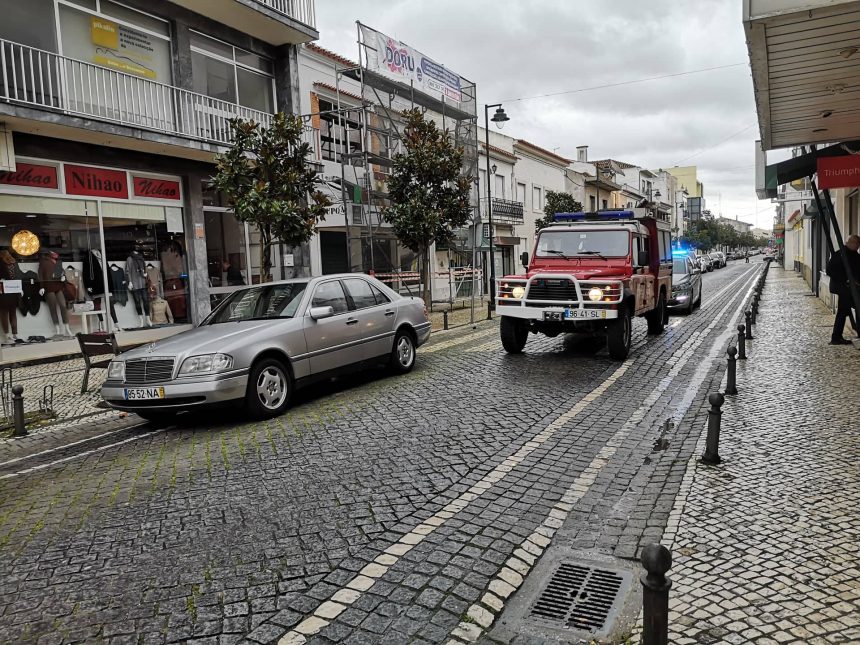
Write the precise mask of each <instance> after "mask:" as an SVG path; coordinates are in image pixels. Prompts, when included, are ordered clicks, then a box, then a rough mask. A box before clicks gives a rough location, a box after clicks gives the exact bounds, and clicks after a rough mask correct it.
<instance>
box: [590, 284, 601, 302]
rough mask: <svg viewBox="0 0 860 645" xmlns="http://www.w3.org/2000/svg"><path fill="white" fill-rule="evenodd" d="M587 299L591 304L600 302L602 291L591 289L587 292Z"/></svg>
mask: <svg viewBox="0 0 860 645" xmlns="http://www.w3.org/2000/svg"><path fill="white" fill-rule="evenodd" d="M588 299H589V300H591V301H592V302H600V301H601V300H602V299H603V289H601V288H599V287H592V288H591V289H589V290H588Z"/></svg>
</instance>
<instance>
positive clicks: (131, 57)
mask: <svg viewBox="0 0 860 645" xmlns="http://www.w3.org/2000/svg"><path fill="white" fill-rule="evenodd" d="M90 37H91V38H92V41H93V45H94V46H95V55H94V56H93V62H94V63H96V64H97V65H101V66H102V67H107V68H109V69H115V70H116V71H118V72H124V73H126V74H133V75H134V76H142V77H143V78H148V79H150V80H156V79H157V78H158V74H157V73H156V71H155V68H154V64H153V63H154V60H153V57H154V54H155V49H156V46H155V43H154V42H153V38H152V37H151V36H150V35H148V34H146V33H144V32H142V31H138V30H136V29H130V28H129V27H126V26H125V25H120V24H117V23H115V22H113V21H111V20H106V19H105V18H101V17H99V16H91V17H90Z"/></svg>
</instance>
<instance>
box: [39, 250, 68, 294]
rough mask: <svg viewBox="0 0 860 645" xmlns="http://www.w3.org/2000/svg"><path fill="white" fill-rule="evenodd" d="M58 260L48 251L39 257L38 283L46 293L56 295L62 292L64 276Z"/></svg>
mask: <svg viewBox="0 0 860 645" xmlns="http://www.w3.org/2000/svg"><path fill="white" fill-rule="evenodd" d="M59 259H60V258H59V256H58V255H57V254H56V253H51V252H50V251H47V252H44V253H42V254H41V255H40V256H39V283H40V287H41V288H42V289H44V290H45V292H46V293H57V292H59V291H62V290H63V282H64V281H65V274H64V273H63V266H62V265H61V264H60V262H59Z"/></svg>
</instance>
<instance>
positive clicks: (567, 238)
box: [536, 230, 630, 258]
mask: <svg viewBox="0 0 860 645" xmlns="http://www.w3.org/2000/svg"><path fill="white" fill-rule="evenodd" d="M629 253H630V233H628V232H627V231H623V230H622V231H619V230H614V231H553V230H544V231H541V234H540V239H539V241H538V247H537V252H536V256H537V257H544V258H546V257H556V258H560V257H576V256H594V257H599V258H604V257H626V256H627V255H628V254H629Z"/></svg>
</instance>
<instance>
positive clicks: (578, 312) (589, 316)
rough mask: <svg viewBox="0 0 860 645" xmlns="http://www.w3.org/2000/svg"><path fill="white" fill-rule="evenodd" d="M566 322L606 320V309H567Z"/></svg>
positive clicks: (565, 312) (565, 313) (565, 311)
mask: <svg viewBox="0 0 860 645" xmlns="http://www.w3.org/2000/svg"><path fill="white" fill-rule="evenodd" d="M564 317H565V319H566V320H600V319H603V318H606V310H605V309H565V310H564Z"/></svg>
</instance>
